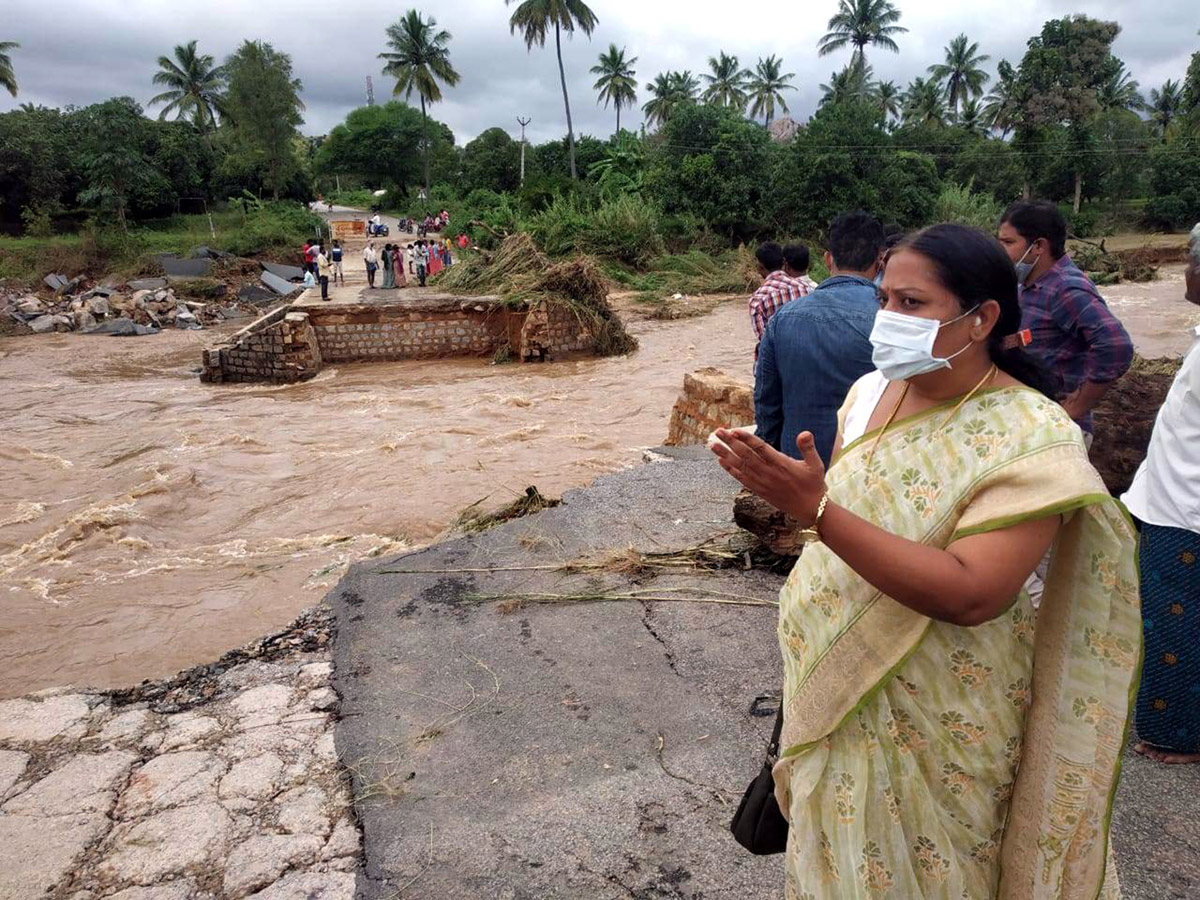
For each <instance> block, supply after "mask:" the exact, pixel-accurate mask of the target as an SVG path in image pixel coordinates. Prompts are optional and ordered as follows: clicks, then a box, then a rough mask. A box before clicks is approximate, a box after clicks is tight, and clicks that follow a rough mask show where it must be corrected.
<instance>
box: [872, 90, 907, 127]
mask: <svg viewBox="0 0 1200 900" xmlns="http://www.w3.org/2000/svg"><path fill="white" fill-rule="evenodd" d="M874 94H875V105H876V106H878V107H879V111H880V112H881V113H883V118H884V120H885V121H886V120H890V119H898V118H900V113H901V112H902V110H903V105H902V103H903V98H902V96H901V91H900V85H898V84H896V82H894V81H878V82H876V83H875V88H874Z"/></svg>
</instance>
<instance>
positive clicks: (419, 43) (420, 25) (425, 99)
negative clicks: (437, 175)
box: [379, 9, 460, 197]
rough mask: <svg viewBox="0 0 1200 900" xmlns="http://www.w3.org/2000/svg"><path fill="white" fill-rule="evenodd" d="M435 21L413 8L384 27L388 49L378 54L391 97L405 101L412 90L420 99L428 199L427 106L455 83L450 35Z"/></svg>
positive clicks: (456, 75) (455, 74) (456, 81)
mask: <svg viewBox="0 0 1200 900" xmlns="http://www.w3.org/2000/svg"><path fill="white" fill-rule="evenodd" d="M436 28H437V20H436V19H435V18H434V17H433V16H430V17H429V19H428V20H426V19H424V18H422V16H421V14H420V13H419V12H417V11H416V10H415V9H410V10H409V11H408V12H407V13H405V15H404V18H402V19H400V20H399V21H398V22H393V23H392V24H391V25H389V26H388V27H387V37H388V39H387V45H388V47H390V48H391V49H390V50H387V51H385V52H383V53H380V54H379V58H380V59H383V60H387V63H386V64H385V65H384V67H383V74H384V75H390V76H391V77H392V78H395V79H396V87H395V88H394V89H393V90H392V94H393V95H394V96H400V95H401V94H403V95H404V99H405V100H409V99H410V98H411V97H412V95H413V91H416V92H417V96H419V97H420V98H421V144H422V145H423V149H424V153H425V196H426V197H428V196H429V188H430V185H429V113H428V110H427V109H426V107H427V105H428V104H430V103H438V102H439V101H441V99H442V87H441V85H439V84H438V82H439V81H442V82H445V84H446V86H447V87H454V86H455V85H456V84H458V81H459V77H460V76H459V74H458V72H456V71H455V70H454V66H453V65H451V64H450V48H449V47H448V46H446V45H447V44H449V43H450V32H448V31H445V30H443V31H435V30H434V29H436Z"/></svg>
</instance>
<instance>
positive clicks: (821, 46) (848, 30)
mask: <svg viewBox="0 0 1200 900" xmlns="http://www.w3.org/2000/svg"><path fill="white" fill-rule="evenodd" d="M899 21H900V10H898V9H896V7H895V6H893V5H892V4H891V3H890V2H889V0H839V3H838V11H837V13H836V14H835V15H834V16H833V18H831V19H830V20H829V24H828V25H827V26H826V27H828V28H829V31H828V32H827V33H826V34H825V36H824V37H822V38H821V40H820V41H818V42H817V49H818V50H820V53H821V56H827V55H828V54H830V53H833V52H835V51H837V50H841V49H842V48H843V47H846V46H849V45H851V44H853V45H854V56H853V57H852V58H851V61H853V60H854V59H865V58H866V52H867V46H868V45H874V46H876V47H882V48H883V49H884V50H891V51H892V52H893V53H899V52H900V47H899V46H898V45H897V44H896V41H895V39H894V38H893V35H897V34H904V33H906V32H907V31H908V29H907V28H902V27H900V26H899V25H897V24H896V23H897V22H899Z"/></svg>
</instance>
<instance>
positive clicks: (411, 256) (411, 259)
mask: <svg viewBox="0 0 1200 900" xmlns="http://www.w3.org/2000/svg"><path fill="white" fill-rule="evenodd" d="M405 256H407V257H408V274H409V275H412V276H414V277H416V274H417V245H416V244H409V245H408V250H406V251H405Z"/></svg>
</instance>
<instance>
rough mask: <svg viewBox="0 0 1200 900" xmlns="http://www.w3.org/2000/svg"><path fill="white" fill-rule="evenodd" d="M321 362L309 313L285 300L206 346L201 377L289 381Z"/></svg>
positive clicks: (317, 367) (215, 381)
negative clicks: (219, 340)
mask: <svg viewBox="0 0 1200 900" xmlns="http://www.w3.org/2000/svg"><path fill="white" fill-rule="evenodd" d="M321 363H322V358H321V348H320V345H319V344H318V343H317V336H316V334H315V332H314V331H313V328H312V325H311V323H310V322H309V317H308V314H307V313H304V312H293V311H292V308H291V306H290V305H287V304H285V305H283V306H280V307H278V308H277V309H274V310H272V311H271V312H269V313H267V315H265V316H263V317H262V318H261V319H258V320H257V321H255V322H253V323H252V324H250V325H249V326H247V327H246V328H243V329H242V330H241V331H239V332H237V333H236V334H234V335H233V336H232V337H230V339H229V340H228V341H226V342H225V343H223V344H219V345H218V346H216V347H212V348H210V349H208V350H205V351H204V357H203V369H202V371H201V373H200V380H201V381H204V382H208V383H211V384H220V383H223V382H230V381H269V382H274V383H276V384H290V383H292V382H296V381H302V380H303V379H305V378H311V377H312V376H314V375H316V374H317V372H319V371H320V369H321Z"/></svg>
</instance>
